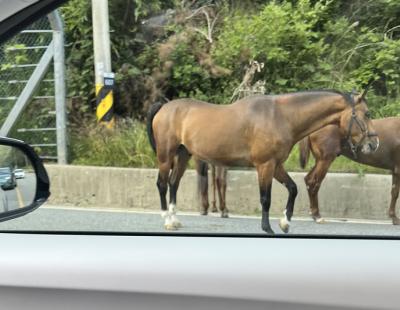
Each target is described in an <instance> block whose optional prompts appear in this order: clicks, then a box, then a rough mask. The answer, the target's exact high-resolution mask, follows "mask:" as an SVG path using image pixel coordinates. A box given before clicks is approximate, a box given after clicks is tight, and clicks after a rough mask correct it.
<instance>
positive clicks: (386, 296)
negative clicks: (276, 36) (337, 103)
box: [0, 0, 400, 310]
mask: <svg viewBox="0 0 400 310" xmlns="http://www.w3.org/2000/svg"><path fill="white" fill-rule="evenodd" d="M62 2H64V1H50V0H49V1H47V0H43V1H14V2H12V3H11V2H5V1H3V2H0V6H1V8H2V10H0V11H2V12H3V13H2V14H3V18H2V21H1V23H0V39H1V40H4V39H6V38H8V37H9V36H10V35H11V34H12V33H16V32H17V31H18V30H21V29H22V28H21V27H24V26H25V25H26V24H27V23H29V22H30V21H32V20H34V19H35V18H37V17H39V16H41V15H43V14H46V13H48V12H49V11H50V10H52V9H54V8H55V7H56V6H58V5H60V4H61V3H62ZM139 2H140V1H139ZM12 4H15V5H12ZM3 8H4V10H3ZM51 169H55V168H54V167H53V168H52V167H48V170H49V171H50V170H51ZM65 169H66V170H67V169H69V168H65ZM71 169H72V168H71ZM76 169H85V168H76ZM88 169H89V168H88ZM80 171H81V173H78V171H72V172H68V171H67V172H63V173H65V174H67V173H71V175H72V177H73V178H72V179H73V182H77V180H78V179H79V178H80V177H82V176H84V177H85V178H86V182H88V181H87V180H88V179H89V178H90V171H89V170H80ZM88 171H89V172H88ZM107 173H108V175H109V177H110V178H112V173H116V172H115V170H113V171H111V172H110V171H107V172H106V175H107ZM127 173H129V172H127V171H125V170H124V171H121V174H119V175H118V176H122V175H123V174H127ZM140 173H142V172H140ZM151 173H153V174H154V171H153V172H151ZM60 175H61V172H58V174H57V173H54V174H52V175H51V178H50V181H51V182H53V180H54V184H56V183H57V182H61V183H62V182H64V180H62V181H60ZM143 175H144V174H142V176H143ZM96 177H97V176H96V175H94V178H96ZM52 178H53V179H52ZM145 178H148V175H145V177H143V180H144V179H145ZM143 180H141V179H136V180H135V181H136V182H138V183H140V182H144V181H143ZM151 180H152V181H151V182H153V181H154V182H153V183H154V184H153V183H152V184H153V185H154V188H153V189H154V193H156V192H155V191H156V189H155V179H154V180H153V179H151ZM69 186H70V185H68V186H66V185H65V184H64V190H68V189H70V188H69ZM71 187H72V185H71ZM102 190H104V191H106V190H105V189H104V188H102ZM53 195H57V193H53ZM120 195H123V194H121V193H120ZM154 195H155V194H154ZM72 196H73V195H72ZM93 199H94V198H93ZM256 199H258V197H257V198H256ZM90 211H91V212H92V213H90V212H84V210H80V209H79V208H78V207H76V206H73V207H71V206H70V208H69V209H68V210H67V211H65V210H53V209H52V208H51V207H42V208H40V209H38V210H36V211H35V212H32V213H30V214H29V215H26V216H24V217H21V218H19V219H14V220H12V221H9V222H3V223H2V225H1V231H0V248H1V249H2V251H1V252H2V255H0V274H1V276H0V287H1V289H0V300H1V302H0V304H1V308H2V309H32V310H33V309H40V310H46V309H76V310H79V309H85V310H88V309H96V310H97V309H115V310H117V309H118V310H119V309H160V308H161V309H175V310H176V309H231V310H233V309H249V310H251V309H279V310H281V309H282V310H283V309H288V310H289V309H296V310H300V309H307V310H312V309H322V310H324V309H398V308H399V305H398V300H397V295H398V293H397V292H398V287H399V284H400V281H399V279H400V272H399V268H398V267H399V263H398V258H399V257H400V243H399V240H398V237H397V236H396V233H393V234H391V233H389V234H387V235H386V236H379V235H378V236H377V235H376V234H374V233H373V232H372V233H370V234H369V235H367V236H360V235H357V234H354V233H353V234H348V235H340V234H338V233H335V231H334V229H335V227H336V226H335V223H333V224H332V225H331V226H327V227H328V228H327V230H329V227H333V228H332V229H333V233H331V234H318V233H317V234H311V233H305V234H304V233H303V234H302V233H291V234H287V235H285V234H278V235H275V236H270V235H265V234H264V233H262V232H261V231H259V229H258V227H259V219H258V218H257V219H254V218H251V217H249V218H245V220H248V221H249V223H250V226H251V227H255V225H257V229H258V230H257V229H255V232H254V231H250V232H248V233H246V229H249V230H251V229H252V228H244V231H241V232H239V233H237V232H231V231H229V230H227V231H223V232H215V231H211V228H210V231H207V229H203V228H201V229H198V230H197V231H196V229H193V230H190V229H188V230H187V231H185V230H184V231H183V232H179V231H178V232H165V231H164V229H163V227H162V219H161V218H159V222H157V220H155V221H156V223H158V224H159V226H157V227H159V228H158V229H154V230H150V231H147V232H146V231H143V230H140V229H136V226H135V225H136V224H134V223H135V222H129V225H131V226H129V227H130V230H129V229H122V228H121V227H123V225H124V221H128V220H127V219H126V218H128V217H131V218H133V217H135V218H138V222H141V223H143V222H146V221H148V218H147V217H145V216H147V215H145V216H143V217H139V216H138V215H137V214H136V213H135V212H132V213H129V214H127V213H126V214H125V213H123V214H122V215H123V217H118V216H119V215H118V214H121V213H118V211H116V214H113V215H111V212H109V213H107V212H108V211H107V212H103V213H101V215H100V214H96V213H95V212H97V211H99V210H96V208H95V207H94V208H92V210H90ZM51 212H54V214H56V215H53V213H51ZM74 212H77V213H76V214H75V213H74ZM99 212H100V211H99ZM94 214H95V215H96V216H94ZM100 216H102V219H103V220H102V221H101V223H100V224H99V225H98V226H96V223H97V221H98V219H99V218H100ZM112 216H115V217H116V220H117V221H119V222H118V225H119V226H117V227H116V228H115V227H113V226H111V224H110V223H109V222H108V219H109V218H111V217H112ZM149 216H152V215H149ZM157 216H159V215H158V213H157ZM186 220H187V221H188V222H189V223H198V222H199V221H201V220H202V219H200V217H198V216H193V215H187V218H186ZM211 220H213V219H211ZM217 220H218V221H219V220H220V219H215V222H212V225H214V226H217V225H220V222H218V223H217V222H216V221H217ZM221 220H223V219H221ZM230 221H231V222H230V223H232V225H236V223H237V222H238V221H239V219H238V218H235V217H232V219H230ZM256 221H257V222H256ZM136 223H137V222H136ZM277 223H278V222H277V221H276V220H274V221H273V225H274V227H275V226H276V227H277V225H278V224H277ZM91 224H93V225H94V226H90V225H91ZM336 224H337V223H336ZM207 225H208V224H207ZM212 225H210V227H211V226H212ZM294 225H295V226H296V225H297V226H298V227H300V226H302V225H303V226H304V225H306V226H307V227H313V226H311V225H316V224H314V223H312V222H310V221H308V222H307V221H304V220H299V221H296V222H295V224H294ZM327 225H329V224H327ZM356 225H357V224H356ZM93 227H94V228H93ZM194 227H196V226H195V225H194ZM206 227H207V226H206ZM365 227H366V228H365V229H366V230H367V232H368V229H369V227H370V226H365ZM323 229H325V228H323ZM299 231H300V232H301V230H299ZM306 231H307V230H306Z"/></svg>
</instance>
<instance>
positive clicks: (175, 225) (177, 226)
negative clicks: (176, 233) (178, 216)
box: [172, 221, 182, 229]
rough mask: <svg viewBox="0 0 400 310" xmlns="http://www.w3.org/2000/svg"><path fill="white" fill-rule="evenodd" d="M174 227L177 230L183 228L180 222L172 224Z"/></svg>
mask: <svg viewBox="0 0 400 310" xmlns="http://www.w3.org/2000/svg"><path fill="white" fill-rule="evenodd" d="M172 226H174V227H175V228H176V229H178V228H181V227H182V223H181V222H179V221H175V222H172Z"/></svg>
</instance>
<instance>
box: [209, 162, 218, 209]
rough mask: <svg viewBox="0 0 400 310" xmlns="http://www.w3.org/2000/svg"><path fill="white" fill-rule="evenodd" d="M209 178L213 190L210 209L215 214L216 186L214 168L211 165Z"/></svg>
mask: <svg viewBox="0 0 400 310" xmlns="http://www.w3.org/2000/svg"><path fill="white" fill-rule="evenodd" d="M211 178H212V185H213V186H212V188H213V200H212V202H211V205H212V209H211V212H213V213H215V212H218V209H217V199H216V196H217V195H216V190H217V184H216V176H215V166H214V165H211Z"/></svg>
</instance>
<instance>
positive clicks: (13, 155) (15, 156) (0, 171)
mask: <svg viewBox="0 0 400 310" xmlns="http://www.w3.org/2000/svg"><path fill="white" fill-rule="evenodd" d="M35 193H36V176H35V171H34V169H33V166H32V163H31V161H30V159H29V158H28V157H27V156H26V155H25V154H24V153H23V152H22V151H21V150H20V149H18V148H17V147H15V146H9V145H0V212H7V211H11V210H15V209H19V208H24V207H27V206H29V205H31V204H32V203H33V201H34V199H35Z"/></svg>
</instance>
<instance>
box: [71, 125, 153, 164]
mask: <svg viewBox="0 0 400 310" xmlns="http://www.w3.org/2000/svg"><path fill="white" fill-rule="evenodd" d="M71 159H72V164H76V165H93V166H113V167H155V166H156V164H155V163H156V158H155V154H154V152H153V150H152V149H151V146H150V144H149V142H148V138H147V133H146V128H145V126H144V124H142V123H139V122H136V121H130V120H125V121H119V122H118V124H117V125H116V127H115V128H114V129H113V130H109V129H106V128H103V127H101V126H98V125H97V124H93V125H91V126H89V127H87V128H84V129H80V130H79V131H74V132H72V133H71Z"/></svg>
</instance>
